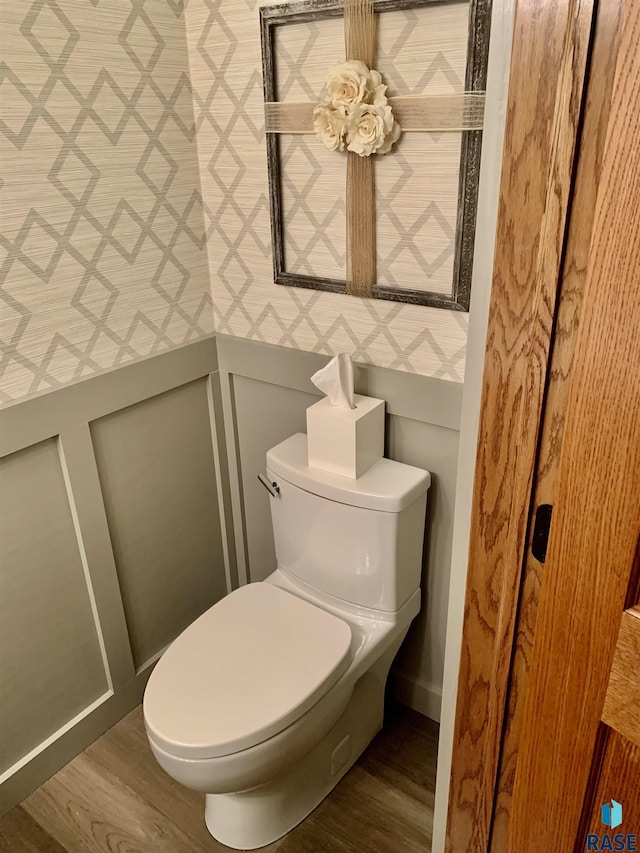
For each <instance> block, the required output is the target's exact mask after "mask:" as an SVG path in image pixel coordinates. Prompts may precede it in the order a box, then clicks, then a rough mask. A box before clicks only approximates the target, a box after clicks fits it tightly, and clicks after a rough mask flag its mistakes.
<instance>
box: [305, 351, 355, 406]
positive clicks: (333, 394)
mask: <svg viewBox="0 0 640 853" xmlns="http://www.w3.org/2000/svg"><path fill="white" fill-rule="evenodd" d="M311 381H312V382H313V384H314V385H315V386H316V388H318V389H319V390H320V391H322V393H323V394H326V395H327V397H328V398H329V402H330V403H331V405H332V406H340V407H341V408H343V409H353V408H355V406H354V404H353V364H352V363H351V356H350V355H349V353H348V352H341V353H338V355H336V356H334V358H332V359H331V361H330V362H329V363H328V364H326V365H325V366H324V367H323V368H322V369H321V370H318V371H317V373H314V374H313V376H312V377H311Z"/></svg>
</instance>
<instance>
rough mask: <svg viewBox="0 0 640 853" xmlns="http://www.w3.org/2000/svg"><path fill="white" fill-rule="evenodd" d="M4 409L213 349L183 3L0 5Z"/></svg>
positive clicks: (87, 0)
mask: <svg viewBox="0 0 640 853" xmlns="http://www.w3.org/2000/svg"><path fill="white" fill-rule="evenodd" d="M0 8H1V12H0V15H1V19H0V29H1V32H2V39H1V56H0V60H1V61H0V102H1V107H0V161H1V165H0V207H1V208H2V214H1V215H2V223H1V228H0V232H1V236H0V347H1V349H0V402H2V403H8V402H9V401H11V400H15V399H18V398H23V397H25V396H30V395H33V394H37V393H40V392H43V391H47V390H50V389H53V388H56V387H58V386H60V385H63V384H66V383H68V382H72V381H74V380H76V379H80V378H82V377H85V376H89V375H91V374H93V373H96V372H99V371H102V370H105V369H109V368H112V367H116V366H118V365H123V364H125V363H127V362H129V361H132V360H134V359H139V358H140V357H143V356H147V355H151V354H155V353H159V352H162V351H163V350H166V349H169V348H171V347H175V346H179V345H181V344H183V343H186V342H189V341H192V340H195V339H197V338H200V337H203V336H206V335H209V334H211V333H212V332H213V316H212V311H211V296H210V289H209V273H208V266H207V257H206V245H205V235H204V221H203V216H202V197H201V194H200V182H199V175H198V160H197V151H196V142H195V129H194V117H193V103H192V98H191V85H190V81H189V74H188V71H189V68H188V55H187V43H186V29H185V23H184V10H183V3H182V0H146V2H145V0H33V1H32V0H28V2H27V0H14V2H10V0H2V3H1V7H0Z"/></svg>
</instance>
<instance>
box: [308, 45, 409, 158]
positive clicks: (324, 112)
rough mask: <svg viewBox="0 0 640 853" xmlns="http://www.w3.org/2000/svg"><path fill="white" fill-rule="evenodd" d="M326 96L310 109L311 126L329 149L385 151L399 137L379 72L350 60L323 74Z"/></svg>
mask: <svg viewBox="0 0 640 853" xmlns="http://www.w3.org/2000/svg"><path fill="white" fill-rule="evenodd" d="M327 92H328V97H327V98H326V99H325V100H324V101H322V102H321V103H320V104H318V106H317V107H316V108H315V109H314V111H313V129H314V130H315V132H316V135H317V136H318V137H319V138H320V139H321V140H322V142H323V144H324V145H326V147H327V148H329V149H331V150H332V151H344V149H345V146H346V147H347V149H348V150H349V151H353V152H355V153H356V154H359V155H360V157H368V156H369V155H370V154H386V153H387V152H388V151H389V150H390V149H391V146H392V145H393V144H394V143H395V142H397V141H398V138H399V137H400V125H399V124H398V123H397V122H396V121H395V120H394V118H393V113H392V111H391V107H390V106H389V103H388V101H387V87H386V86H385V84H384V83H383V82H382V74H380V72H379V71H376V70H375V68H373V69H369V68H367V66H366V65H365V63H364V62H360V61H359V60H355V59H350V60H348V61H347V62H343V63H342V64H341V65H335V66H334V67H333V68H330V69H329V72H328V73H327Z"/></svg>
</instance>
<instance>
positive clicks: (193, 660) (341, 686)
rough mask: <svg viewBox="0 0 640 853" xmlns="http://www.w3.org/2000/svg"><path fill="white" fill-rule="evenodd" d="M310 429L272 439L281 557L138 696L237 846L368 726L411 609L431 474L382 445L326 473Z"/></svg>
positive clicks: (165, 763) (338, 762)
mask: <svg viewBox="0 0 640 853" xmlns="http://www.w3.org/2000/svg"><path fill="white" fill-rule="evenodd" d="M306 438H307V437H306V435H304V434H302V433H299V434H298V435H294V436H292V437H291V438H288V439H287V440H286V441H283V442H282V443H281V444H279V445H277V446H276V447H274V448H272V449H271V450H270V451H269V452H268V453H267V475H268V483H269V485H271V484H272V483H273V486H271V491H272V492H273V496H272V497H271V499H270V502H271V516H272V520H273V531H274V536H275V546H276V556H277V561H278V567H277V569H276V571H274V572H273V573H272V574H271V575H270V576H269V577H268V578H267V579H266V580H265V581H264V582H261V583H251V584H248V585H246V586H243V587H240V588H239V589H236V590H234V591H233V592H232V593H230V595H228V596H227V597H226V598H224V599H222V601H219V602H218V603H217V604H215V605H214V606H213V607H211V608H210V609H209V610H207V611H206V612H205V613H204V614H203V615H202V616H200V618H199V619H197V620H196V621H195V622H194V623H193V624H192V625H191V626H190V627H189V628H187V630H186V631H184V633H183V634H181V635H180V636H179V637H178V638H177V640H175V642H174V643H173V644H172V645H171V646H170V647H169V649H168V650H167V651H166V652H165V654H164V655H163V657H162V658H161V660H160V661H159V663H158V664H157V666H156V668H155V669H154V671H153V673H152V675H151V678H150V679H149V683H148V685H147V689H146V692H145V696H144V719H145V725H146V729H147V734H148V737H149V742H150V744H151V749H152V750H153V753H154V755H155V756H156V758H157V759H158V761H159V763H160V764H161V766H162V767H163V768H164V769H165V770H166V772H167V773H168V774H169V775H170V776H172V777H173V778H174V779H177V780H178V781H179V782H181V783H182V784H184V785H186V786H187V787H189V788H194V789H196V790H198V791H204V792H205V793H206V794H207V797H206V808H205V820H206V823H207V827H208V829H209V831H210V832H211V834H212V835H213V836H214V837H215V838H216V839H218V841H220V842H222V843H223V844H226V845H228V846H229V847H233V848H236V849H238V850H253V849H255V848H257V847H262V846H264V845H266V844H269V843H271V842H272V841H275V840H276V839H277V838H280V837H281V836H282V835H284V834H285V833H287V832H288V831H289V830H290V829H292V828H293V827H294V826H295V825H296V824H297V823H299V822H300V821H301V820H303V819H304V818H305V817H306V816H307V815H308V814H309V813H310V812H311V811H312V810H313V809H314V808H315V807H316V806H317V805H318V804H319V803H320V802H321V801H322V800H323V798H324V797H325V796H326V795H327V794H328V793H329V791H330V790H331V789H332V788H333V787H334V785H336V784H337V782H338V781H339V780H340V779H341V778H342V776H343V775H344V774H345V773H346V772H347V770H348V769H349V768H350V767H351V765H352V764H353V763H354V761H355V760H356V759H357V758H358V756H359V755H360V754H361V753H362V751H363V750H364V749H365V747H366V746H367V744H368V743H369V742H370V741H371V739H372V738H373V736H374V735H375V734H376V732H377V731H379V729H380V728H381V726H382V716H383V699H384V688H385V683H386V680H387V675H388V672H389V667H390V665H391V662H392V661H393V658H394V656H395V654H396V652H397V651H398V648H399V647H400V644H401V643H402V640H403V639H404V636H405V634H406V633H407V630H408V628H409V624H410V623H411V620H412V619H413V618H414V617H415V616H416V614H417V613H418V611H419V610H420V575H421V563H422V548H423V537H424V527H425V510H426V497H427V489H428V488H429V483H430V475H429V473H428V472H426V471H423V470H421V469H419V468H413V467H411V466H409V465H403V464H400V463H399V462H393V461H391V460H389V459H381V460H379V461H378V462H376V463H375V465H373V466H372V467H371V468H370V469H369V470H368V471H366V472H365V473H364V474H363V475H362V476H361V477H359V478H358V479H357V480H353V479H350V478H347V477H342V476H339V475H337V474H331V473H329V472H326V471H323V470H320V469H316V468H310V467H309V466H308V464H307V440H306Z"/></svg>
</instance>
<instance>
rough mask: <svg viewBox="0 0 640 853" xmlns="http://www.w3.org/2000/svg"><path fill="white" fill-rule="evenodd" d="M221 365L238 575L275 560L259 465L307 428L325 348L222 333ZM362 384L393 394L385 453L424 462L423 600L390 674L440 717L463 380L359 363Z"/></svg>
mask: <svg viewBox="0 0 640 853" xmlns="http://www.w3.org/2000/svg"><path fill="white" fill-rule="evenodd" d="M217 344H218V359H219V373H220V382H221V391H222V407H223V412H224V425H225V431H226V435H227V454H228V467H229V482H230V489H231V506H232V512H233V518H234V534H235V550H236V555H237V567H238V579H239V583H246V582H248V581H257V580H262V579H263V578H265V577H266V576H267V575H268V574H269V573H270V572H271V571H273V569H274V568H275V550H274V543H273V533H272V529H271V518H270V510H269V502H268V495H267V494H266V492H265V490H264V489H263V488H262V487H261V486H260V484H259V482H258V480H257V474H258V473H259V472H262V471H264V467H265V454H266V451H267V450H268V449H269V447H271V446H273V445H274V444H276V443H278V442H279V441H282V440H284V439H285V438H287V436H289V435H292V434H293V433H295V432H305V431H306V408H307V407H308V406H309V405H311V404H313V403H314V402H315V401H316V400H317V399H318V390H317V388H315V386H314V385H313V384H312V383H311V381H310V376H311V375H312V374H313V373H314V372H315V371H316V370H318V369H319V368H321V367H323V366H324V365H325V364H326V363H327V360H328V359H327V357H326V356H322V355H320V354H318V353H309V352H302V351H296V350H291V349H288V348H285V347H277V346H273V345H270V344H264V343H258V342H256V341H249V340H242V339H240V338H234V337H227V336H218V338H217ZM355 385H356V391H357V392H358V393H361V394H369V395H372V396H377V397H380V398H381V399H385V400H386V401H387V435H386V455H387V456H389V457H390V458H391V459H397V460H398V461H401V462H406V463H408V464H411V465H417V466H420V467H423V468H427V469H428V470H429V471H431V473H432V475H433V479H432V486H431V489H430V492H429V511H428V518H427V529H426V536H427V543H428V544H427V547H426V549H425V567H424V576H423V609H422V611H421V614H420V615H419V616H418V618H417V619H416V620H415V622H414V623H413V625H412V627H411V629H410V633H409V635H408V637H407V640H406V641H405V643H404V645H403V647H402V649H401V651H400V653H399V656H398V659H397V661H396V665H395V668H394V677H393V679H392V683H394V684H395V689H396V695H397V696H398V698H399V699H401V701H403V702H406V703H407V704H409V705H411V706H412V707H414V708H415V709H416V710H419V711H421V712H422V713H424V714H427V715H429V716H431V717H432V718H434V719H438V718H439V711H440V697H441V688H442V678H443V662H444V639H445V631H446V612H447V599H448V593H449V564H450V560H451V545H452V527H453V503H454V492H455V477H456V465H457V454H458V429H459V419H460V402H461V391H462V389H461V386H460V385H459V384H458V383H454V382H446V381H443V380H437V379H432V378H430V377H425V376H418V375H412V374H407V373H400V372H398V371H394V370H387V369H385V368H379V367H369V366H362V365H357V366H356V369H355Z"/></svg>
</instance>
